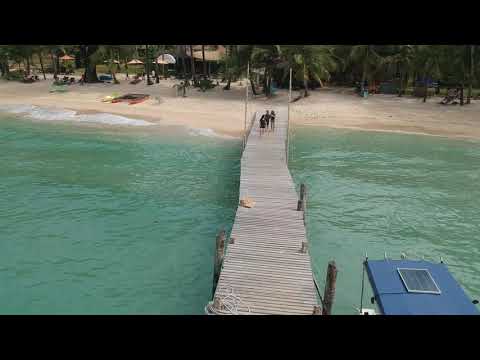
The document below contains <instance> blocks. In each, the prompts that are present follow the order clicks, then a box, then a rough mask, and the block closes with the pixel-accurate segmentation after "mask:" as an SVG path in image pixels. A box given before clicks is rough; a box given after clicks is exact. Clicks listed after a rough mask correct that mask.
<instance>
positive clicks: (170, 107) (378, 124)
mask: <svg viewBox="0 0 480 360" xmlns="http://www.w3.org/2000/svg"><path fill="white" fill-rule="evenodd" d="M120 80H122V79H120ZM175 83H176V81H175V80H162V81H161V83H160V84H154V85H151V86H147V85H146V84H138V85H130V84H128V82H126V81H121V84H120V85H107V84H86V85H85V86H80V85H72V86H71V87H70V88H68V90H69V91H68V92H66V93H49V89H50V85H51V81H49V80H42V81H40V82H38V83H33V84H22V83H16V82H0V105H17V104H22V105H30V104H31V105H34V106H38V107H41V108H54V109H57V110H65V111H72V112H76V114H77V115H86V116H89V115H90V116H92V115H93V116H94V115H96V114H102V113H104V114H111V115H114V116H120V117H126V118H129V119H132V120H135V121H140V122H141V121H143V122H149V123H153V124H154V125H177V126H185V127H186V128H187V129H197V130H199V131H202V130H204V131H205V132H213V133H216V134H218V135H219V136H224V137H233V138H236V139H238V138H241V137H242V135H243V128H244V117H245V107H244V106H245V99H244V95H245V93H244V91H245V86H244V85H245V84H243V86H242V85H241V84H239V83H233V84H232V89H231V90H230V91H224V90H223V89H222V85H220V86H219V87H216V88H214V89H212V90H209V91H207V92H200V91H197V90H196V89H195V90H193V89H190V90H188V91H187V97H186V98H183V97H177V96H176V95H175V89H174V88H173V85H174V84H175ZM339 90H342V89H341V88H338V89H337V88H325V89H320V90H315V91H312V92H311V95H310V96H309V97H307V98H304V99H301V100H300V101H298V102H296V103H292V104H291V118H290V120H291V122H292V124H294V125H299V126H320V127H324V128H332V129H349V130H354V131H374V132H384V133H395V134H411V135H420V136H437V137H444V138H452V139H466V140H472V139H477V140H480V101H475V100H473V101H472V104H470V105H466V106H463V107H460V106H442V105H438V104H437V102H438V101H437V100H439V99H438V98H431V99H429V100H428V101H427V103H421V100H420V99H417V98H412V97H402V98H399V97H397V96H395V95H373V96H371V97H370V98H368V99H362V98H360V97H358V96H356V95H352V94H350V93H348V92H346V91H339ZM129 92H130V93H131V92H134V93H144V94H148V95H150V98H149V99H148V100H147V101H145V102H143V103H140V104H136V105H128V104H125V103H116V104H111V103H103V102H102V101H101V100H102V99H103V98H104V97H105V96H107V95H111V94H112V93H118V94H122V93H123V94H125V93H129ZM287 98H288V94H287V92H286V91H285V90H278V91H277V95H276V96H275V97H273V98H271V99H268V100H267V99H265V98H264V97H261V96H259V97H254V98H252V99H251V100H250V103H249V115H248V116H249V117H250V116H251V114H252V113H253V112H254V111H257V110H258V111H264V110H265V109H274V110H276V109H277V108H280V107H282V108H284V107H286V105H287ZM57 120H58V119H57ZM79 123H80V121H79ZM101 125H102V127H103V126H108V125H109V124H101ZM113 125H115V124H112V126H113ZM120 125H121V124H120ZM148 128H151V127H148ZM124 129H125V130H124ZM119 130H120V129H119ZM120 131H129V129H128V126H122V127H121V130H120ZM211 135H213V134H211ZM207 136H208V135H207Z"/></svg>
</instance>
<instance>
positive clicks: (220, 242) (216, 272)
mask: <svg viewBox="0 0 480 360" xmlns="http://www.w3.org/2000/svg"><path fill="white" fill-rule="evenodd" d="M215 245H216V246H215V259H214V263H213V288H212V297H213V296H214V295H215V290H216V288H217V283H218V279H219V278H220V271H221V269H222V263H223V256H224V253H225V230H221V231H220V232H219V233H218V235H217V239H216V244H215Z"/></svg>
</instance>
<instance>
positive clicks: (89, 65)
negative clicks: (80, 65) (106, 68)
mask: <svg viewBox="0 0 480 360" xmlns="http://www.w3.org/2000/svg"><path fill="white" fill-rule="evenodd" d="M84 75H85V82H86V83H95V82H98V76H97V66H96V64H94V63H93V62H92V61H91V60H90V57H87V58H86V59H85V73H84Z"/></svg>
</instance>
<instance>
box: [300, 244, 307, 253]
mask: <svg viewBox="0 0 480 360" xmlns="http://www.w3.org/2000/svg"><path fill="white" fill-rule="evenodd" d="M307 248H308V244H307V242H306V241H302V248H301V249H300V252H301V253H302V254H306V253H307Z"/></svg>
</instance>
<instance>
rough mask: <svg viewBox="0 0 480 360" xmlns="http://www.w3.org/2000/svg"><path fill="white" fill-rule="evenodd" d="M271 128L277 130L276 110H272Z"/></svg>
mask: <svg viewBox="0 0 480 360" xmlns="http://www.w3.org/2000/svg"><path fill="white" fill-rule="evenodd" d="M270 128H271V129H272V131H275V111H273V110H272V111H271V112H270Z"/></svg>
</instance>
